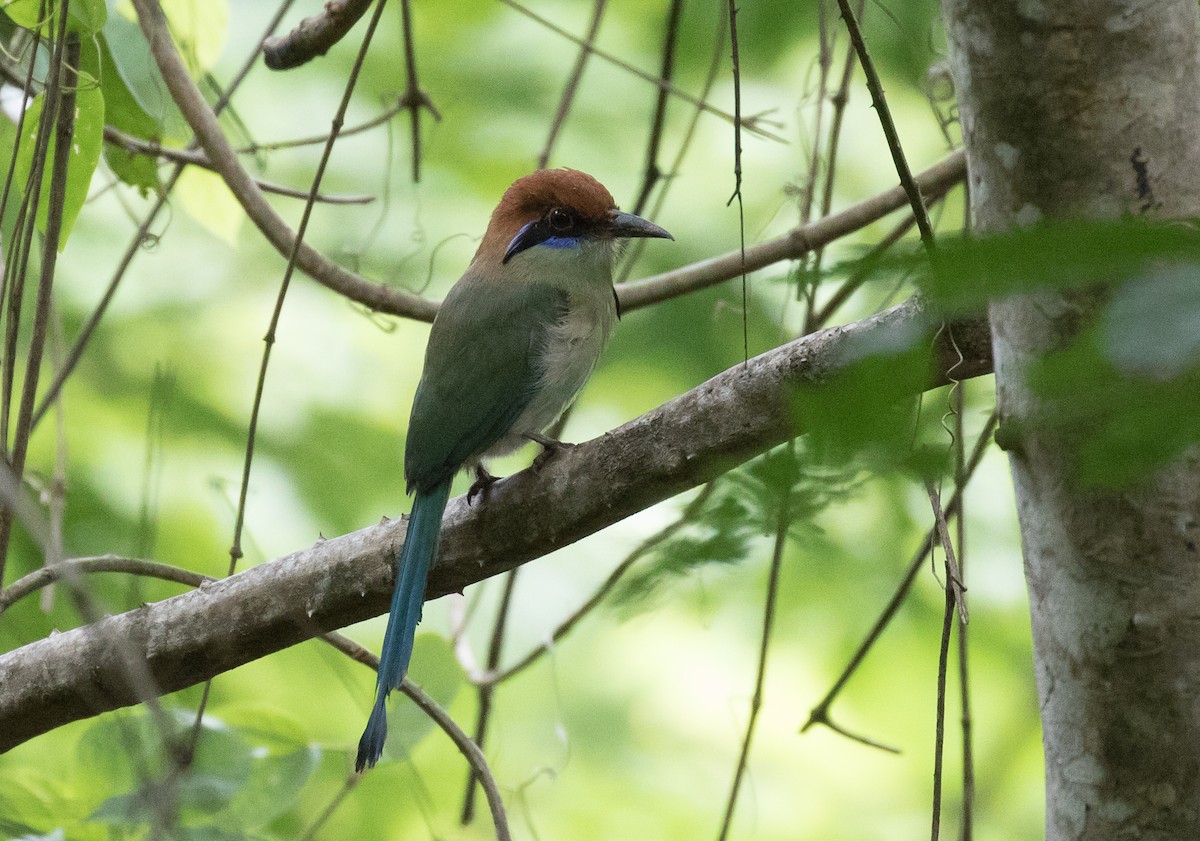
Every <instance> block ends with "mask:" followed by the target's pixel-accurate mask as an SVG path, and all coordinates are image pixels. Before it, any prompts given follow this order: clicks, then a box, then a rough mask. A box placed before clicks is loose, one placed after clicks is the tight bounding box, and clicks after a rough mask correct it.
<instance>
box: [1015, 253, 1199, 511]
mask: <svg viewBox="0 0 1200 841" xmlns="http://www.w3.org/2000/svg"><path fill="white" fill-rule="evenodd" d="M1029 384H1030V387H1031V388H1033V389H1034V390H1035V391H1036V392H1037V393H1038V395H1039V405H1040V406H1041V407H1042V409H1043V413H1042V414H1041V415H1040V416H1038V417H1035V418H1029V419H1026V420H1025V424H1026V426H1030V425H1033V426H1034V427H1035V428H1037V427H1044V428H1045V429H1048V430H1049V431H1051V432H1052V433H1053V434H1056V435H1061V436H1066V437H1068V438H1073V439H1076V440H1078V442H1079V444H1078V447H1077V448H1075V452H1073V453H1071V454H1069V457H1071V458H1072V459H1073V460H1074V462H1073V466H1074V468H1075V471H1076V474H1077V476H1078V478H1079V479H1080V480H1081V481H1083V482H1085V483H1087V484H1092V485H1103V486H1113V487H1120V486H1127V485H1130V484H1132V483H1135V482H1138V481H1140V480H1142V479H1144V478H1145V477H1147V476H1148V475H1149V474H1150V473H1152V472H1153V471H1154V470H1156V469H1158V468H1160V467H1162V466H1164V465H1166V464H1167V463H1168V462H1170V461H1171V460H1172V459H1173V458H1175V457H1176V456H1178V455H1179V453H1181V452H1182V451H1183V450H1184V449H1186V448H1187V447H1189V446H1191V445H1193V444H1195V443H1197V442H1200V290H1198V289H1197V284H1196V278H1195V273H1194V271H1192V270H1191V269H1190V268H1185V267H1181V266H1170V265H1168V266H1163V267H1160V268H1158V269H1157V270H1155V271H1152V272H1150V273H1149V274H1148V276H1147V277H1145V278H1142V279H1138V280H1134V281H1130V282H1128V283H1126V284H1123V285H1122V286H1121V287H1119V288H1118V289H1116V290H1114V292H1113V297H1112V300H1111V302H1110V304H1109V306H1108V307H1106V309H1105V311H1104V312H1103V313H1102V315H1101V316H1100V318H1099V319H1098V321H1097V323H1096V324H1095V325H1094V326H1093V327H1091V328H1089V329H1088V330H1086V331H1085V332H1084V333H1083V334H1081V335H1080V336H1079V337H1078V338H1077V339H1076V341H1075V342H1074V343H1073V344H1072V345H1071V346H1070V347H1067V348H1064V349H1062V350H1060V351H1057V352H1055V353H1052V354H1048V355H1047V356H1045V357H1043V358H1042V359H1040V360H1037V361H1036V362H1035V363H1034V364H1033V365H1032V366H1031V368H1030V371H1029ZM1024 431H1027V430H1021V429H1018V430H1016V432H1017V433H1018V434H1017V436H1016V443H1017V445H1018V446H1019V439H1020V433H1022V432H1024Z"/></svg>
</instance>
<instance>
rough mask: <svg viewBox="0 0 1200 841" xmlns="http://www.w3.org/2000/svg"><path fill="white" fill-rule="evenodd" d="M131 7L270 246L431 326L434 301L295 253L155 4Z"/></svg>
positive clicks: (290, 234)
mask: <svg viewBox="0 0 1200 841" xmlns="http://www.w3.org/2000/svg"><path fill="white" fill-rule="evenodd" d="M133 5H134V8H135V9H136V10H137V15H138V22H139V23H140V24H141V27H142V32H143V33H144V34H145V36H146V40H147V41H148V42H149V43H150V52H151V54H152V55H153V56H154V60H155V62H156V63H157V65H158V70H159V72H160V73H161V74H162V77H163V81H164V82H165V83H166V85H167V90H168V91H170V94H171V98H172V99H174V100H175V104H176V105H178V106H179V110H180V112H182V114H183V116H184V118H185V119H186V120H187V122H188V125H190V126H191V128H192V131H194V132H195V133H196V140H197V142H199V144H200V147H201V148H202V149H204V152H205V154H206V155H207V156H208V159H209V160H210V161H211V162H212V164H213V167H214V169H215V170H216V171H217V172H218V173H220V175H221V177H222V178H224V179H225V183H226V184H227V185H228V186H229V191H230V192H231V193H233V195H234V197H235V198H236V199H237V200H238V203H239V204H241V206H242V209H243V210H245V212H246V215H247V216H249V217H250V220H251V221H252V222H253V223H254V224H255V226H256V227H257V228H258V229H259V230H260V231H261V232H262V234H263V236H265V237H266V238H267V241H268V242H270V243H271V245H273V246H274V247H275V248H276V250H278V251H279V253H280V254H281V255H283V256H285V257H287V256H288V255H290V254H291V252H292V250H293V249H296V250H297V255H296V265H297V266H298V267H299V268H300V270H301V271H303V272H304V273H305V274H307V275H308V276H309V277H311V278H313V279H314V280H316V281H317V282H318V283H321V284H322V285H324V286H327V287H329V288H330V289H332V290H333V291H335V292H337V293H339V294H341V295H345V296H346V297H347V298H350V299H351V300H354V301H358V302H359V303H360V304H363V305H364V306H366V307H369V308H371V309H372V310H378V311H380V312H387V313H392V314H394V315H403V316H407V317H410V318H415V319H418V320H421V321H432V320H433V316H434V314H435V313H436V312H437V305H436V304H435V303H433V302H432V301H427V300H425V299H424V298H421V297H420V296H418V295H413V294H412V293H410V292H405V291H403V290H400V289H393V288H390V287H387V286H383V285H380V284H377V283H372V282H370V281H368V280H366V279H365V278H363V277H360V276H359V275H356V274H354V273H353V272H349V271H347V270H346V269H343V268H342V267H341V266H339V265H337V264H336V263H334V262H332V261H331V260H329V259H328V258H326V257H325V256H324V255H322V254H320V253H319V252H317V251H316V250H314V249H313V248H312V247H310V246H308V245H304V244H300V245H299V247H298V248H297V245H296V232H295V231H294V230H292V228H291V227H290V226H289V225H288V224H287V223H286V222H285V221H284V220H283V217H281V216H280V215H279V214H278V213H277V212H276V211H275V208H273V207H272V206H271V204H270V203H269V202H268V201H267V199H266V196H264V195H263V192H262V190H260V189H259V188H258V185H257V184H255V183H254V179H253V178H251V177H250V174H249V173H248V172H246V170H245V169H244V168H243V167H242V165H241V162H240V161H238V159H237V154H236V153H235V152H234V150H233V147H232V146H230V145H229V140H228V139H227V138H226V137H225V133H224V132H223V131H222V130H221V127H220V125H219V124H218V123H217V117H216V115H215V114H214V113H213V110H212V108H210V107H209V105H208V103H207V102H205V100H204V96H203V95H202V94H201V93H200V89H199V88H197V87H196V83H195V82H194V81H193V80H192V77H191V76H190V75H188V71H187V67H186V66H185V65H184V63H183V58H182V57H181V56H180V55H179V51H178V49H176V47H175V44H174V43H173V42H172V41H171V37H170V35H169V34H168V32H167V22H166V19H165V18H164V17H163V12H162V9H161V8H160V7H159V5H158V2H157V0H134V3H133Z"/></svg>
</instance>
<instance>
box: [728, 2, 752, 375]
mask: <svg viewBox="0 0 1200 841" xmlns="http://www.w3.org/2000/svg"><path fill="white" fill-rule="evenodd" d="M729 49H730V57H731V59H732V62H733V195H732V196H730V197H729V201H727V202H725V206H726V207H728V206H729V205H730V204H732V203H733V201H734V199H737V207H738V242H739V246H738V257H739V262H740V265H739V269H740V274H741V277H742V361H743V362H748V361H749V360H750V308H749V306H748V304H747V301H748V295H749V284H748V282H747V280H746V207H745V203H744V202H743V201H742V66H741V62H740V61H739V60H738V34H737V0H729Z"/></svg>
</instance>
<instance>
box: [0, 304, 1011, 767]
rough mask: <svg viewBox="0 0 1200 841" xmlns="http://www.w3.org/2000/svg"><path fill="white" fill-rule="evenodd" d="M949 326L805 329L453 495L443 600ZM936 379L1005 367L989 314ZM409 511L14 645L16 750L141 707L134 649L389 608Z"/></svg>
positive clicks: (148, 652) (212, 640)
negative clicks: (642, 410) (835, 380)
mask: <svg viewBox="0 0 1200 841" xmlns="http://www.w3.org/2000/svg"><path fill="white" fill-rule="evenodd" d="M935 328H936V323H933V317H932V316H931V315H930V314H929V313H928V312H926V311H925V309H924V307H923V306H922V305H921V304H920V303H919V302H918V301H916V300H913V301H909V302H907V303H905V304H902V305H900V306H898V307H895V308H893V309H891V310H888V311H886V312H883V313H880V314H878V315H875V316H873V317H871V318H868V319H865V320H863V321H860V322H856V323H854V324H851V325H846V326H844V327H837V328H833V329H830V330H825V331H822V332H820V333H815V334H813V335H811V336H808V337H805V338H803V339H798V340H796V341H794V342H791V343H789V344H787V345H783V346H782V347H779V348H776V349H775V350H772V351H770V352H768V353H765V354H763V355H761V356H758V357H755V358H754V359H751V360H749V361H748V362H746V363H744V364H738V365H737V366H735V367H733V368H730V369H729V370H728V371H725V372H724V373H722V374H720V375H718V376H716V377H714V378H713V379H711V380H709V381H708V382H706V383H704V384H702V385H700V386H697V387H696V388H694V389H692V390H691V391H689V392H687V393H685V394H682V395H680V396H679V397H677V398H675V399H674V400H671V401H670V402H668V403H666V404H664V405H662V406H660V407H659V408H657V409H655V410H653V411H651V412H648V413H647V414H645V415H643V416H641V417H639V418H637V419H636V420H633V421H631V422H630V423H627V424H625V425H624V426H622V427H620V428H618V429H615V430H613V431H612V432H609V433H606V434H605V435H602V436H600V437H599V438H596V439H594V440H592V441H588V442H587V443H584V444H581V445H579V446H578V447H575V448H573V449H570V450H566V451H563V452H561V453H560V454H558V455H557V456H556V457H555V458H554V459H552V460H550V461H549V462H548V463H547V464H546V465H544V466H543V467H542V469H541V470H539V471H538V472H536V473H534V472H532V471H524V472H522V473H518V474H516V475H515V476H512V477H510V478H508V479H506V480H504V481H502V482H500V483H498V484H496V485H495V486H493V488H492V490H491V491H490V493H489V494H488V497H487V499H486V501H485V502H484V503H483V504H481V505H477V506H475V507H474V508H472V507H469V506H468V505H467V504H466V503H465V501H464V499H463V498H461V497H460V498H458V499H456V500H453V501H452V502H451V504H450V506H449V508H448V509H447V513H446V518H445V520H444V522H443V535H444V537H443V542H442V550H441V554H440V556H439V559H438V562H437V564H436V566H435V567H434V568H433V570H432V573H431V575H430V579H429V588H428V592H427V594H426V597H427V598H436V597H438V596H442V595H444V594H446V593H450V592H458V591H461V590H462V589H463V588H464V587H466V586H468V585H470V584H473V583H475V582H478V581H482V580H483V579H485V578H488V577H490V576H493V575H497V574H499V573H501V572H505V571H506V570H509V569H512V568H513V567H516V566H518V565H519V564H522V563H525V562H526V561H529V560H531V559H533V558H536V557H539V556H541V555H544V554H546V553H548V552H550V551H552V550H554V549H558V548H560V547H563V546H566V545H569V544H571V543H573V542H575V541H576V540H579V539H580V538H582V537H584V536H586V535H589V534H592V533H593V532H596V531H599V530H600V529H602V528H604V527H606V526H608V525H611V524H612V523H615V522H617V521H619V520H621V519H623V518H625V517H627V516H629V515H630V514H633V513H635V512H637V511H640V510H642V509H644V508H646V507H648V506H650V505H653V504H654V503H656V502H659V501H661V500H664V499H668V498H669V497H672V496H674V495H676V494H678V493H680V492H682V491H685V490H687V489H689V488H692V487H695V486H696V485H699V484H701V483H703V482H706V481H708V480H710V479H713V478H715V477H716V476H719V475H720V474H721V473H723V472H725V471H726V470H728V469H730V468H731V467H734V466H735V465H738V464H741V463H742V462H744V461H746V460H747V459H750V458H752V457H753V456H755V455H757V454H759V453H762V452H764V451H766V450H768V449H770V448H771V447H774V446H776V445H778V444H780V443H782V442H783V441H785V440H787V439H788V438H790V437H791V436H793V435H795V434H798V433H800V432H802V431H803V430H801V429H798V428H797V426H796V424H795V421H794V397H795V393H796V389H798V388H801V387H804V386H806V385H808V386H813V385H818V384H820V383H822V382H825V381H827V380H828V379H829V378H830V377H831V376H833V375H835V374H837V373H838V372H840V371H843V370H845V369H846V368H848V367H849V366H850V365H852V364H853V363H854V362H855V361H856V360H858V359H861V358H863V357H865V356H869V355H870V354H872V353H873V352H874V351H875V350H877V349H881V348H895V347H905V346H909V344H910V343H911V342H912V341H913V340H914V337H917V336H921V335H928V336H933V335H934V333H935V332H936V331H935ZM936 335H937V338H933V339H931V341H935V342H937V346H936V348H935V351H936V364H935V366H934V368H935V370H934V372H933V373H931V374H930V377H929V380H928V382H927V384H926V385H927V386H928V387H935V386H938V385H942V384H944V383H945V382H946V376H945V374H944V373H938V372H944V371H946V370H948V369H950V368H951V367H954V372H955V378H956V379H960V380H961V379H968V378H970V377H975V376H979V375H981V374H986V373H990V371H991V352H990V337H989V336H988V333H987V330H986V327H985V326H984V323H983V322H982V321H971V322H962V323H960V324H958V325H957V326H956V327H955V330H954V338H955V343H956V346H957V348H958V350H959V351H961V353H962V356H963V360H962V361H961V362H960V361H959V359H958V354H957V353H956V352H955V351H954V350H953V349H952V348H951V347H949V342H948V341H947V340H946V338H945V335H946V331H940V332H936ZM404 533H405V526H404V524H403V521H394V522H391V523H386V524H382V525H379V526H373V527H371V528H366V529H362V530H360V531H357V532H353V533H351V534H347V535H343V536H341V537H337V538H334V539H331V540H322V541H320V542H318V543H317V544H315V545H314V546H312V547H310V548H308V549H304V550H302V551H299V552H296V553H294V554H292V555H289V556H287V557H285V558H281V559H279V560H277V561H274V562H271V563H266V564H263V565H261V566H258V567H255V568H253V569H250V570H247V571H246V572H243V573H240V574H238V575H235V576H233V577H231V578H227V579H223V580H220V581H216V582H213V583H211V584H205V585H203V586H201V587H200V588H199V589H197V590H194V591H191V592H189V593H185V594H183V595H181V596H176V597H174V598H170V599H166V600H164V601H161V602H156V603H154V604H149V605H145V606H143V607H141V608H138V609H137V610H132V611H129V612H128V613H123V614H121V615H118V616H113V617H109V618H106V619H104V620H101V621H99V622H96V623H93V624H91V625H87V626H84V627H81V628H77V629H75V630H71V631H67V632H65V633H61V634H56V635H54V636H53V637H49V638H47V639H43V640H39V641H37V642H33V643H30V644H29V645H26V646H24V647H22V648H19V649H17V650H15V651H12V652H9V653H7V654H5V655H3V656H0V686H3V687H4V691H3V692H0V750H6V749H8V748H11V747H12V746H14V745H16V744H19V743H21V742H24V741H26V740H28V739H30V738H33V737H34V736H37V735H38V734H40V733H45V732H46V731H48V730H51V729H53V728H55V727H58V726H60V725H62V724H65V723H67V722H70V721H74V720H76V719H80V718H85V717H87V716H90V715H95V714H97V713H100V712H103V711H105V710H111V709H115V708H117V707H122V706H128V705H132V704H135V703H138V701H139V700H140V699H139V697H138V696H137V693H136V692H135V691H134V690H132V689H131V688H130V687H129V685H128V682H127V680H126V679H125V675H126V669H125V668H124V666H123V662H122V660H121V657H122V654H123V653H124V654H125V656H129V652H133V655H134V656H137V657H138V658H139V659H140V660H141V661H143V662H144V663H145V665H146V668H147V669H148V671H149V673H150V675H151V676H152V677H153V680H154V682H155V683H156V684H157V689H158V691H160V692H171V691H174V690H178V689H183V688H184V687H187V686H192V685H194V684H197V683H200V682H201V681H204V680H206V679H208V678H211V677H213V676H214V675H217V674H220V673H221V672H224V671H227V670H229V669H232V668H235V667H237V666H240V665H243V664H245V663H248V662H250V661H252V660H255V659H257V658H259V657H263V656H265V655H267V654H270V653H272V652H275V651H279V650H280V649H283V648H286V647H288V646H291V645H295V644H296V643H299V642H302V641H304V640H307V639H310V638H312V637H314V636H317V635H319V634H322V633H325V632H327V631H331V630H334V629H336V628H340V627H342V626H345V625H348V624H351V623H353V622H358V621H361V620H363V619H367V618H369V617H372V616H377V615H379V614H381V613H383V612H384V611H385V610H386V609H387V606H388V600H389V597H390V593H391V589H392V558H393V557H394V556H395V554H396V550H397V548H398V547H399V546H400V545H401V544H402V541H403V540H404Z"/></svg>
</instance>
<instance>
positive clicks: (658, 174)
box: [633, 0, 683, 215]
mask: <svg viewBox="0 0 1200 841" xmlns="http://www.w3.org/2000/svg"><path fill="white" fill-rule="evenodd" d="M682 13H683V0H671V6H670V8H668V9H667V25H666V34H665V35H664V37H663V60H662V70H661V71H660V72H659V74H658V76H659V78H660V79H664V80H665V81H668V82H670V81H671V79H672V78H673V77H674V75H675V45H676V43H677V42H678V40H679V18H680V17H681V16H682ZM666 117H667V89H666V88H659V89H658V96H657V97H656V99H655V102H654V117H653V119H652V120H651V121H650V137H649V140H648V141H647V147H646V170H645V173H644V174H643V175H642V186H641V189H639V190H638V196H637V199H636V200H635V201H634V203H633V212H634V213H635V214H637V215H641V213H642V211H643V210H645V209H646V202H648V201H649V200H650V193H651V191H653V190H654V188H655V186H656V185H657V184H658V181H659V179H660V178H662V170H660V169H659V168H658V151H659V147H660V146H662V137H663V126H664V125H665V124H666Z"/></svg>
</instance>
